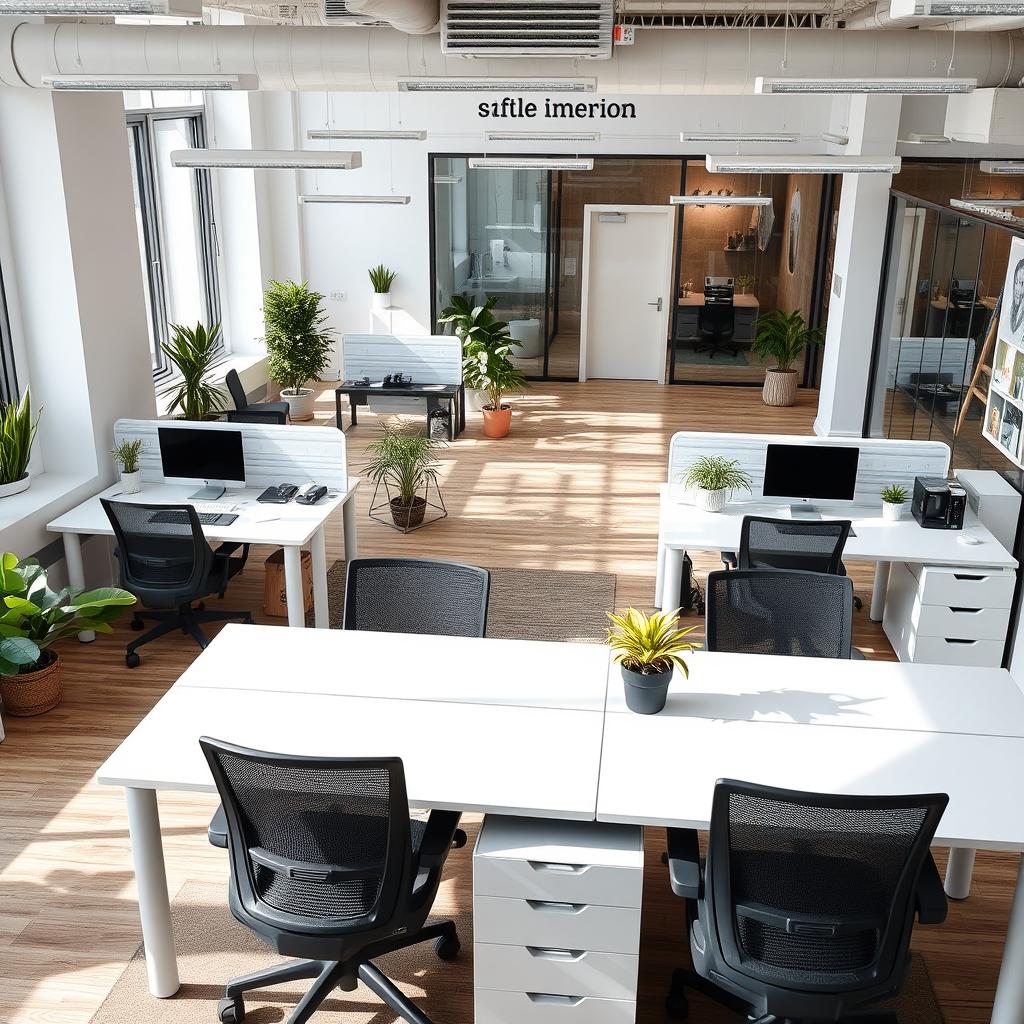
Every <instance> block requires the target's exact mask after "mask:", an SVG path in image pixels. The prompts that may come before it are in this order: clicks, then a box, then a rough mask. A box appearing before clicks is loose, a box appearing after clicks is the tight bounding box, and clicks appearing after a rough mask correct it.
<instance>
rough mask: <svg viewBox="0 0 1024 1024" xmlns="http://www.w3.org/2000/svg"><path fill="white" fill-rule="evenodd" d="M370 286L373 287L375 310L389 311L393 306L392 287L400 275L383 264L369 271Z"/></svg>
mask: <svg viewBox="0 0 1024 1024" xmlns="http://www.w3.org/2000/svg"><path fill="white" fill-rule="evenodd" d="M369 274H370V284H371V285H373V308H374V309H387V308H388V306H390V305H391V286H392V285H393V284H394V283H395V278H396V277H398V275H397V274H396V273H395V272H394V271H393V270H389V269H388V268H387V267H385V266H384V264H383V263H381V264H379V265H378V266H376V267H371V268H370V270H369Z"/></svg>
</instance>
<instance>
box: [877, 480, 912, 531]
mask: <svg viewBox="0 0 1024 1024" xmlns="http://www.w3.org/2000/svg"><path fill="white" fill-rule="evenodd" d="M907 497H908V495H907V489H906V487H902V486H900V484H889V486H888V487H883V488H882V519H883V520H884V521H885V522H887V523H898V522H899V521H900V520H901V519H902V518H903V510H904V509H905V508H906V507H907V504H908V502H907Z"/></svg>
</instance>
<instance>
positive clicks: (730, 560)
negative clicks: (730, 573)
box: [719, 551, 740, 569]
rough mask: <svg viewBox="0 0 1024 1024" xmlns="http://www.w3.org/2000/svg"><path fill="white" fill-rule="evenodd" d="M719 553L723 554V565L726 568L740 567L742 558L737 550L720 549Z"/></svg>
mask: <svg viewBox="0 0 1024 1024" xmlns="http://www.w3.org/2000/svg"><path fill="white" fill-rule="evenodd" d="M719 554H720V555H721V556H722V565H724V566H725V567H726V569H738V568H739V567H740V560H739V557H738V556H737V554H736V552H735V551H720V552H719Z"/></svg>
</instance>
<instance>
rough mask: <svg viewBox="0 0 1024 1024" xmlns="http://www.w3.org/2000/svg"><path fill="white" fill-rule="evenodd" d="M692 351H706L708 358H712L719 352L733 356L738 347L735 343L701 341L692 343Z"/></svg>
mask: <svg viewBox="0 0 1024 1024" xmlns="http://www.w3.org/2000/svg"><path fill="white" fill-rule="evenodd" d="M693 351H694V352H707V353H709V354H708V359H714V358H715V356H717V355H719V354H721V355H727V356H734V355H736V353H737V352H739V349H738V348H737V347H736V346H735V345H718V344H716V343H714V342H703V343H700V344H697V345H694V346H693Z"/></svg>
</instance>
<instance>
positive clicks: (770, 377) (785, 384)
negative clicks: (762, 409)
mask: <svg viewBox="0 0 1024 1024" xmlns="http://www.w3.org/2000/svg"><path fill="white" fill-rule="evenodd" d="M798 383H799V381H798V380H797V373H796V370H780V369H778V367H774V366H773V367H771V368H770V369H768V370H765V373H764V387H763V388H762V389H761V399H762V401H763V402H764V404H765V405H782V406H786V405H793V403H794V402H796V386H797V384H798Z"/></svg>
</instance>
